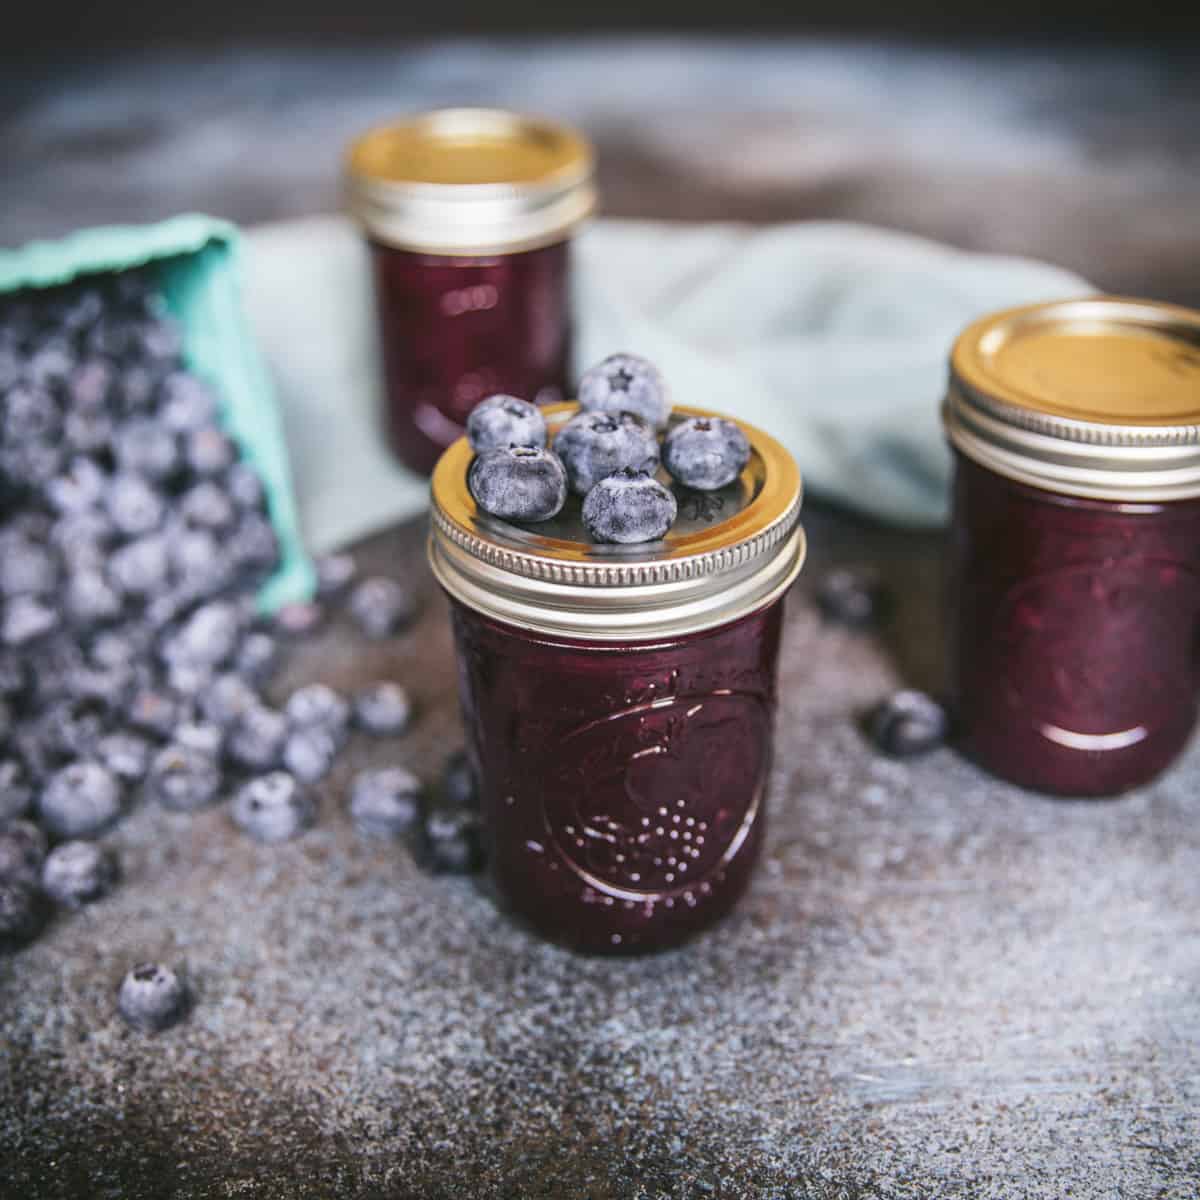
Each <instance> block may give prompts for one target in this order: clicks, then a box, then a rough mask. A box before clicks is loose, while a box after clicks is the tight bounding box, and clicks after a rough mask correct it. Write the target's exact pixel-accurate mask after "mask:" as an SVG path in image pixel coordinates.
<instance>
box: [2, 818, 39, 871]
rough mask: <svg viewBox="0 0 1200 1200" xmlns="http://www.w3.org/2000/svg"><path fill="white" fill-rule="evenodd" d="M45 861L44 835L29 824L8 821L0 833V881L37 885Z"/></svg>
mask: <svg viewBox="0 0 1200 1200" xmlns="http://www.w3.org/2000/svg"><path fill="white" fill-rule="evenodd" d="M45 857H46V835H45V834H44V833H42V831H41V830H40V829H39V828H38V827H37V826H36V825H34V824H33V822H32V821H22V820H15V821H9V822H8V823H7V824H6V825H5V827H4V828H3V829H0V881H11V880H14V879H15V880H18V881H22V882H24V883H28V884H35V883H37V881H38V879H39V878H40V877H41V873H42V862H43V860H44V859H45Z"/></svg>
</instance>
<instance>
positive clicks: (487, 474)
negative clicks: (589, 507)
mask: <svg viewBox="0 0 1200 1200" xmlns="http://www.w3.org/2000/svg"><path fill="white" fill-rule="evenodd" d="M467 487H468V488H469V489H470V492H471V495H472V496H473V497H474V498H475V503H476V504H478V505H479V507H480V508H481V509H483V511H484V512H486V513H491V515H492V516H494V517H500V518H502V519H503V520H505V521H548V520H549V519H550V518H551V517H553V516H556V515H557V514H558V513H560V512H561V511H562V507H563V505H564V504H565V503H566V501H567V472H566V468H565V467H564V466H563V464H562V461H561V460H560V459H559V457H558V455H557V454H554V453H553V452H551V451H549V450H543V449H540V448H538V447H533V446H512V447H508V448H506V449H500V450H485V451H484V452H483V453H482V454H480V455H479V456H478V457H477V458H476V459H475V460H474V462H472V463H471V466H470V469H469V470H468V472H467Z"/></svg>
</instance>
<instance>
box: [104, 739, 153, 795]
mask: <svg viewBox="0 0 1200 1200" xmlns="http://www.w3.org/2000/svg"><path fill="white" fill-rule="evenodd" d="M94 753H95V755H96V760H97V761H98V762H99V763H100V765H101V766H103V767H105V768H107V769H108V770H109V771H111V772H112V774H113V775H115V776H116V777H117V778H118V779H124V780H125V781H126V782H128V783H138V782H140V781H141V780H142V779H144V778H145V775H146V771H147V770H148V769H149V766H150V743H149V742H148V741H147V740H146V739H145V738H144V737H139V736H138V735H137V734H136V733H126V732H124V731H122V730H118V731H117V732H115V733H110V734H106V735H105V736H104V737H102V738H100V739H99V741H97V742H96V746H95V750H94Z"/></svg>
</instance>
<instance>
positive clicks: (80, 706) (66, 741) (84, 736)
mask: <svg viewBox="0 0 1200 1200" xmlns="http://www.w3.org/2000/svg"><path fill="white" fill-rule="evenodd" d="M36 721H37V723H38V726H39V728H40V730H41V733H42V737H43V745H44V746H45V748H46V750H47V752H48V753H50V754H52V755H54V756H56V757H58V758H60V759H62V760H64V761H65V760H68V759H76V758H83V757H86V756H89V755H90V754H91V753H92V751H93V749H94V748H95V745H96V743H97V742H98V741H99V740H100V738H101V737H102V736H103V734H104V732H105V728H106V726H107V724H108V712H107V708H106V704H105V701H104V700H95V699H93V698H81V699H76V698H73V697H72V698H68V699H59V700H54V701H53V702H52V703H50V704H48V705H47V706H46V707H45V708H44V709H43V710H42V711H41V713H39V714H38V716H37V717H36Z"/></svg>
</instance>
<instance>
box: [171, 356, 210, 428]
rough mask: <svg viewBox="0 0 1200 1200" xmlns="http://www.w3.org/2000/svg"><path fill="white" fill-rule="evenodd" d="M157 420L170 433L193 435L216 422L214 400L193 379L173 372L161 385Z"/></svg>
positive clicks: (206, 388)
mask: <svg viewBox="0 0 1200 1200" xmlns="http://www.w3.org/2000/svg"><path fill="white" fill-rule="evenodd" d="M159 418H160V420H161V421H162V424H163V426H164V427H165V428H166V429H168V430H170V431H171V432H172V433H195V432H196V431H198V430H201V429H205V428H208V427H211V426H212V425H214V424H215V423H216V419H217V399H216V397H215V396H214V395H213V393H212V391H211V390H210V389H209V388H208V386H207V385H206V384H204V383H202V382H201V381H200V380H199V379H197V378H196V376H195V375H190V374H188V372H186V371H176V372H174V373H173V374H170V375H168V376H167V377H166V379H164V380H163V381H162V388H161V391H160V394H159Z"/></svg>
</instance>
